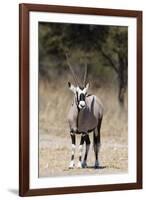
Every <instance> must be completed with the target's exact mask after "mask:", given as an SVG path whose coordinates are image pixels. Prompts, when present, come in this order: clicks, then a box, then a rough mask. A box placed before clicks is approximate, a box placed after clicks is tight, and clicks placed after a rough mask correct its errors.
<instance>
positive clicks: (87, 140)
mask: <svg viewBox="0 0 146 200" xmlns="http://www.w3.org/2000/svg"><path fill="white" fill-rule="evenodd" d="M85 142H86V151H85V156H84V162H86V160H87V156H88V152H89V147H90V143H91V142H90V138H89V135H88V134H87V135H86V136H85Z"/></svg>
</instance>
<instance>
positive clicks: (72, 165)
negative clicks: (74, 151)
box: [68, 161, 75, 169]
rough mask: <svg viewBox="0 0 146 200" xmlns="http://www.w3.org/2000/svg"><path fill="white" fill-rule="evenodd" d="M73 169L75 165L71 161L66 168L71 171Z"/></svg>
mask: <svg viewBox="0 0 146 200" xmlns="http://www.w3.org/2000/svg"><path fill="white" fill-rule="evenodd" d="M74 167H75V163H74V161H71V162H70V164H69V167H68V168H69V169H73V168H74Z"/></svg>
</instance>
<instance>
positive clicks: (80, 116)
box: [66, 55, 103, 168]
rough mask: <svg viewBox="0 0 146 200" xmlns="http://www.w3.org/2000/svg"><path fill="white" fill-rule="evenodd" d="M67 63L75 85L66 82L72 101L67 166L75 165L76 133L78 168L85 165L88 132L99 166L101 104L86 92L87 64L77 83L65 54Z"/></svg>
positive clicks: (88, 141) (88, 145) (69, 115)
mask: <svg viewBox="0 0 146 200" xmlns="http://www.w3.org/2000/svg"><path fill="white" fill-rule="evenodd" d="M66 58H67V64H68V66H69V69H70V71H71V73H72V76H73V79H74V81H75V84H76V85H75V86H74V85H73V84H71V83H70V82H68V86H69V89H70V90H71V91H72V92H73V94H74V98H73V103H72V105H71V107H70V110H69V114H68V123H69V127H70V136H71V141H72V155H71V161H70V164H69V168H74V167H75V148H76V134H81V139H80V145H79V162H78V165H77V167H78V168H85V167H87V156H88V152H89V147H90V138H89V133H90V132H93V148H94V153H95V165H94V167H95V168H98V167H99V160H98V153H99V147H100V128H101V123H102V118H103V105H102V103H101V101H100V100H99V99H98V98H97V97H96V96H95V95H91V94H88V88H89V83H87V84H86V77H87V64H86V65H85V74H84V78H83V83H82V84H79V80H78V77H77V76H76V75H75V73H74V71H73V68H72V66H71V64H70V62H69V58H68V56H67V55H66ZM84 142H85V145H86V149H85V155H84V157H83V159H82V153H83V144H84Z"/></svg>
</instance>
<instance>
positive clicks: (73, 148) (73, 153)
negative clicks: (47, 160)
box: [69, 144, 76, 169]
mask: <svg viewBox="0 0 146 200" xmlns="http://www.w3.org/2000/svg"><path fill="white" fill-rule="evenodd" d="M75 149H76V146H75V144H72V152H71V161H70V164H69V168H70V169H71V168H74V166H75V161H74V157H75Z"/></svg>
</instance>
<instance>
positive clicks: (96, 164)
mask: <svg viewBox="0 0 146 200" xmlns="http://www.w3.org/2000/svg"><path fill="white" fill-rule="evenodd" d="M94 168H95V169H98V168H99V162H98V161H96V162H95V165H94Z"/></svg>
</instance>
